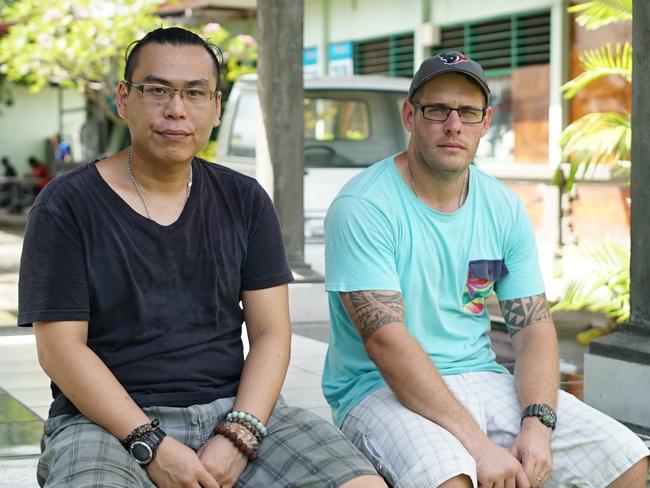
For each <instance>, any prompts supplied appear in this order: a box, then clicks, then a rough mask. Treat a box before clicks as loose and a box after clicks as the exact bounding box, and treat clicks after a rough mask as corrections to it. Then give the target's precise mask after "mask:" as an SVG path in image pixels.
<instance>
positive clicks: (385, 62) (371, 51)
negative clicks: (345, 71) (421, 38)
mask: <svg viewBox="0 0 650 488" xmlns="http://www.w3.org/2000/svg"><path fill="white" fill-rule="evenodd" d="M413 51H414V46H413V34H412V33H408V34H398V35H392V36H388V37H382V38H376V39H369V40H366V41H357V42H355V43H354V74H355V75H369V74H375V75H388V76H406V77H411V76H413V71H414V70H413Z"/></svg>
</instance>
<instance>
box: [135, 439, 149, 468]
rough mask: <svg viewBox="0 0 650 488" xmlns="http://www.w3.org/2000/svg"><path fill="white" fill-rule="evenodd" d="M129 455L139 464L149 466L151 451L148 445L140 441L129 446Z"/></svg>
mask: <svg viewBox="0 0 650 488" xmlns="http://www.w3.org/2000/svg"><path fill="white" fill-rule="evenodd" d="M131 454H132V455H133V457H134V458H135V460H136V461H137V462H139V463H140V464H149V463H150V462H151V460H152V459H153V451H152V450H151V447H149V444H147V443H146V442H142V441H135V442H134V443H133V444H131Z"/></svg>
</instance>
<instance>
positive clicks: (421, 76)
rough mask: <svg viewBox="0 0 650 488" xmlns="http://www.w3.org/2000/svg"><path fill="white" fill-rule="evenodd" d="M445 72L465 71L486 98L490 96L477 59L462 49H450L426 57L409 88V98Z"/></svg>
mask: <svg viewBox="0 0 650 488" xmlns="http://www.w3.org/2000/svg"><path fill="white" fill-rule="evenodd" d="M443 73H463V74H466V75H467V76H469V77H470V78H472V79H473V80H474V81H476V84H477V85H478V86H479V87H480V88H481V90H483V93H484V94H485V98H486V100H487V99H488V98H489V96H490V89H489V88H488V85H487V81H486V79H485V73H484V72H483V68H482V67H481V65H480V64H478V63H477V62H476V61H472V60H471V59H469V58H468V57H467V56H465V55H464V54H463V53H461V52H460V51H449V52H446V53H440V54H436V55H435V56H432V57H430V58H428V59H425V60H424V61H423V62H422V64H421V65H420V68H419V69H418V71H417V73H415V76H414V77H413V81H411V87H410V88H409V100H411V98H412V97H413V94H414V93H415V91H416V90H417V89H418V88H420V87H421V86H422V85H424V84H425V83H426V82H427V81H429V80H430V79H431V78H434V77H436V76H438V75H441V74H443Z"/></svg>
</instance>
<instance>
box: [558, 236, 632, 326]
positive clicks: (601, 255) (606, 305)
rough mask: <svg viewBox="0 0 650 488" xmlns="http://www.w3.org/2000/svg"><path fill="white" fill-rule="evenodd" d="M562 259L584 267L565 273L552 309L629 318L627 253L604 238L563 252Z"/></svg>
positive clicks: (628, 256) (620, 321) (622, 318)
mask: <svg viewBox="0 0 650 488" xmlns="http://www.w3.org/2000/svg"><path fill="white" fill-rule="evenodd" d="M564 260H565V262H571V263H573V264H574V265H575V263H580V264H581V265H582V266H581V267H582V268H583V269H584V270H586V271H584V272H581V273H579V274H576V276H569V277H568V278H567V280H566V281H565V287H564V293H563V297H562V300H560V301H559V302H558V303H557V304H556V305H554V306H553V307H552V308H551V311H552V312H554V311H556V310H583V309H587V310H591V311H594V312H603V313H605V314H606V315H607V316H608V317H610V318H612V319H614V320H615V321H616V322H618V323H623V322H627V321H628V320H629V318H630V253H629V251H628V250H627V249H624V248H623V247H622V246H620V245H619V244H617V243H616V242H614V241H612V240H611V239H607V240H605V241H603V242H601V243H600V244H599V245H598V246H596V247H594V248H592V249H587V250H580V249H577V250H575V251H574V252H573V255H568V256H565V259H564Z"/></svg>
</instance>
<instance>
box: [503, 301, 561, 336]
mask: <svg viewBox="0 0 650 488" xmlns="http://www.w3.org/2000/svg"><path fill="white" fill-rule="evenodd" d="M499 303H500V304H501V313H503V318H504V320H505V322H506V327H507V329H508V334H509V335H510V337H512V336H514V335H515V334H516V333H517V332H519V331H520V330H521V329H523V328H524V327H528V326H529V325H535V324H538V323H540V322H546V321H548V320H550V319H551V313H550V312H549V310H548V302H547V301H546V295H545V294H544V293H542V294H540V295H533V296H530V297H524V298H515V299H514V300H503V301H501V302H499Z"/></svg>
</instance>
